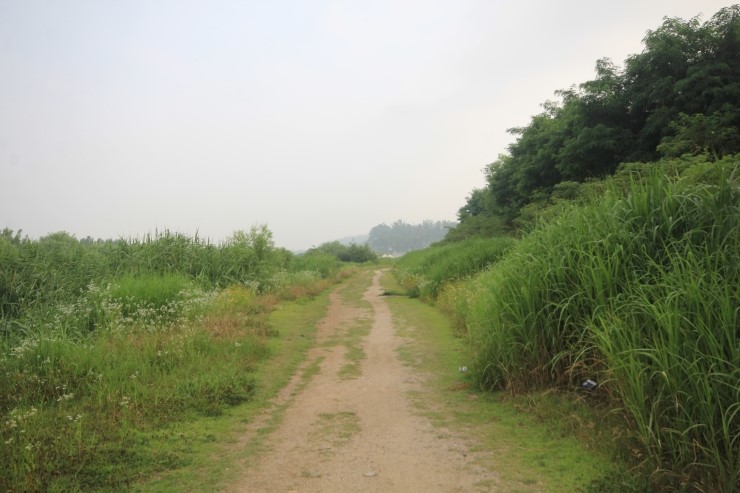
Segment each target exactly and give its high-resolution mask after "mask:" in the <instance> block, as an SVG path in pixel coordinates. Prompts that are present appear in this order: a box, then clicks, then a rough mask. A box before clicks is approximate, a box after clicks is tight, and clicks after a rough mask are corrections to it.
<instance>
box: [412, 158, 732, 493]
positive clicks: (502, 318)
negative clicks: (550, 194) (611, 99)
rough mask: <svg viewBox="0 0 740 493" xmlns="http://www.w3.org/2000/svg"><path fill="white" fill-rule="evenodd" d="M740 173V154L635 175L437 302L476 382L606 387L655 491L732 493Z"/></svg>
mask: <svg viewBox="0 0 740 493" xmlns="http://www.w3.org/2000/svg"><path fill="white" fill-rule="evenodd" d="M635 170H639V172H636V171H635ZM738 176H740V172H739V168H738V161H737V158H736V157H728V158H725V159H724V160H721V161H718V162H716V163H706V162H702V161H701V160H678V161H675V160H674V161H670V162H667V163H661V164H657V165H652V166H645V167H638V168H636V167H627V168H625V172H623V173H622V174H620V175H618V176H616V177H615V178H614V179H613V180H611V181H609V182H608V183H606V184H604V185H602V187H603V188H604V189H605V190H606V193H605V195H603V196H601V197H599V198H598V200H596V201H595V202H593V203H590V204H585V205H582V204H579V205H575V204H574V205H571V206H563V210H562V211H561V212H560V213H559V214H558V215H557V216H556V217H555V218H553V219H551V220H550V221H549V222H548V223H547V224H540V225H539V226H538V227H536V228H535V229H534V230H533V231H532V232H531V233H529V234H528V235H526V236H525V237H523V238H522V239H521V240H520V241H519V242H518V243H517V244H516V245H514V246H512V247H511V248H510V250H508V251H507V253H506V255H505V256H503V257H502V258H501V259H500V260H499V261H498V262H496V263H495V264H493V265H492V266H490V267H489V268H488V269H486V270H484V271H482V272H481V273H480V274H479V275H477V276H474V277H471V278H469V279H467V280H458V281H453V282H447V283H446V284H445V285H444V286H442V287H441V288H440V290H439V294H438V296H437V301H438V304H439V306H440V308H442V309H443V310H444V311H445V312H446V313H448V314H450V315H451V317H452V322H453V325H454V327H455V330H456V331H457V333H459V334H461V335H463V336H465V338H466V341H467V349H468V351H469V353H468V354H469V355H470V357H469V359H470V361H469V364H468V366H469V367H470V369H471V375H472V377H473V378H474V380H475V382H476V385H479V386H481V387H483V388H485V389H503V390H506V391H508V392H509V393H513V394H520V393H527V392H531V391H532V390H537V389H559V390H562V391H565V392H574V391H576V390H577V389H578V388H579V386H580V383H581V382H583V381H584V380H585V379H587V378H592V379H595V380H597V381H598V382H599V387H598V389H597V390H596V391H594V392H592V399H591V400H592V401H593V402H594V404H603V405H606V406H609V407H611V408H612V409H613V411H614V414H615V415H618V416H621V417H622V419H623V420H624V425H623V429H624V430H625V431H626V432H627V433H625V434H624V435H625V436H624V440H623V443H624V444H625V448H624V450H627V451H629V452H631V453H632V454H633V456H634V457H633V458H634V460H635V462H637V463H640V464H641V473H642V475H643V476H642V477H643V478H649V480H650V482H651V483H652V486H653V487H655V488H667V489H681V488H683V489H687V490H702V491H720V492H721V491H732V490H733V489H734V488H735V487H736V485H737V482H738V481H739V480H740V476H739V474H740V472H739V471H740V453H739V452H738V445H737V444H738V443H740V425H739V424H738V419H737V416H738V412H739V411H740V404H738V403H739V402H740V384H738V382H740V369H739V368H738V365H737V362H738V361H740V343H738V331H737V327H738V326H740V320H738V316H739V315H740V310H738V306H740V288H739V287H740V268H739V267H738V266H739V265H740V258H739V256H738V255H739V253H740V187H739V186H738ZM449 278H450V279H454V276H449ZM411 294H412V295H413V294H415V293H414V292H413V290H412V292H411ZM641 481H642V480H638V481H637V483H638V484H640V483H641Z"/></svg>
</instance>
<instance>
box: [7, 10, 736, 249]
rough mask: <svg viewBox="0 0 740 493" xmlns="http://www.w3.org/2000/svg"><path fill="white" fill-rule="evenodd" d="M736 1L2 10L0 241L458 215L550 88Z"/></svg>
mask: <svg viewBox="0 0 740 493" xmlns="http://www.w3.org/2000/svg"><path fill="white" fill-rule="evenodd" d="M731 3H732V2H730V1H713V0H702V1H698V0H696V1H694V0H692V1H689V0H640V1H633V0H628V1H624V0H620V1H614V0H609V1H602V0H569V1H550V0H537V1H535V0H514V1H503V0H489V1H472V0H470V1H469V0H449V1H436V0H419V1H415V0H408V1H407V0H393V1H386V0H362V1H344V2H342V1H330V0H326V1H324V0H315V1H308V0H305V1H298V0H296V1H282V0H272V1H267V0H265V1H247V0H241V1H237V0H233V1H227V0H208V1H206V0H202V1H184V0H167V1H165V0H162V1H158V0H141V1H140V0H126V1H113V0H88V1H77V0H47V1H37V0H0V228H3V227H9V228H12V229H16V230H17V229H23V231H24V233H25V234H28V235H29V236H31V237H33V238H37V237H39V236H42V235H45V234H47V233H50V232H55V231H67V232H70V233H73V234H75V235H76V236H77V237H78V238H82V237H85V236H87V235H90V236H93V237H96V238H118V237H140V236H142V235H143V234H146V233H147V232H154V231H155V229H159V230H162V229H164V228H169V229H170V230H175V231H180V232H183V233H188V234H194V233H195V232H196V231H198V232H199V234H200V235H201V236H203V237H210V238H211V239H213V240H214V241H220V240H222V239H225V238H226V237H228V236H229V235H230V234H231V233H232V232H233V231H234V230H238V229H249V227H250V226H252V225H254V224H262V223H266V224H267V225H268V226H269V228H270V229H271V230H272V231H273V233H274V237H275V241H276V243H277V244H278V245H279V246H284V247H286V248H291V249H301V248H307V247H310V246H311V245H318V244H320V243H322V242H325V241H330V240H333V239H337V238H340V237H343V236H348V235H354V234H363V233H367V232H368V231H369V229H370V228H372V227H373V226H375V225H377V224H380V223H383V222H385V223H388V224H390V223H391V222H393V221H394V220H396V219H403V220H405V221H407V222H419V221H422V220H424V219H432V220H444V219H454V218H455V214H456V212H457V209H458V208H460V207H461V206H462V205H463V204H464V203H465V198H466V196H467V195H468V194H469V193H470V191H471V190H472V189H473V188H475V187H481V186H483V185H484V175H483V173H482V171H481V170H482V169H483V167H484V166H485V165H486V164H487V163H490V162H492V161H494V160H495V159H496V157H497V156H498V154H500V153H502V152H505V151H506V146H507V145H508V144H509V143H510V142H511V139H512V137H511V136H510V135H508V134H507V133H506V129H507V128H510V127H515V126H522V125H526V124H527V123H528V122H529V118H530V116H531V115H533V114H536V113H539V112H540V111H541V108H540V104H541V103H542V102H544V101H545V100H547V99H553V97H554V96H553V91H555V90H556V89H561V88H567V87H569V86H571V85H572V84H577V83H580V82H583V81H585V80H589V79H592V78H593V77H594V75H595V73H594V63H595V61H596V60H597V59H598V58H601V57H610V58H612V59H613V60H614V61H615V62H617V63H618V64H620V65H621V64H622V62H623V61H624V59H625V58H626V56H628V55H629V54H632V53H637V52H639V51H641V50H642V45H641V40H642V38H643V36H644V34H645V31H646V30H648V29H655V28H657V27H658V26H659V25H660V23H661V21H662V18H663V16H671V17H674V16H678V17H682V18H689V17H693V16H695V15H697V14H699V13H703V14H704V15H703V17H702V20H706V19H708V18H709V17H710V16H711V15H712V14H714V13H715V12H716V11H717V10H719V9H720V8H721V7H725V6H728V5H730V4H731Z"/></svg>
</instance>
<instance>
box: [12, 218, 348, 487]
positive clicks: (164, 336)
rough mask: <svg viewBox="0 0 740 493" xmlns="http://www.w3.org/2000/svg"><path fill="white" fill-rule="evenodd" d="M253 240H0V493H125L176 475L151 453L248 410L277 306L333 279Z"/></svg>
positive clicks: (325, 266)
mask: <svg viewBox="0 0 740 493" xmlns="http://www.w3.org/2000/svg"><path fill="white" fill-rule="evenodd" d="M341 269H342V264H341V262H339V261H338V260H337V259H336V258H335V259H333V260H332V259H328V258H321V259H300V260H299V259H298V258H296V257H295V256H293V255H292V254H290V253H289V252H287V251H285V250H283V249H279V248H275V247H274V246H272V244H271V242H270V241H269V232H267V231H266V230H264V229H262V230H259V229H255V230H253V231H252V232H250V233H249V234H242V235H238V236H235V238H234V241H230V242H227V243H225V244H223V245H218V246H216V245H213V244H210V243H208V242H203V241H201V240H200V239H198V238H197V237H195V238H188V237H186V236H184V235H180V234H173V233H169V232H165V233H163V234H161V235H157V236H156V237H147V238H145V239H143V240H132V241H125V240H117V241H105V242H92V241H78V240H77V239H75V238H74V237H72V236H70V235H67V234H65V233H56V234H53V235H49V236H47V237H45V238H42V239H41V240H38V241H32V240H28V239H22V238H21V237H20V234H13V232H10V231H8V230H5V231H3V232H2V234H1V235H0V376H2V378H0V470H1V471H3V472H2V474H0V490H2V491H90V490H105V491H109V490H115V489H125V488H128V487H130V486H131V484H132V482H134V481H136V479H137V478H138V477H140V476H145V475H150V474H152V473H154V472H156V471H159V470H162V471H164V470H167V469H169V468H172V467H178V466H181V465H182V464H181V463H180V462H179V461H181V460H182V459H181V458H178V457H179V456H171V455H167V454H163V453H161V452H159V451H158V450H157V449H156V448H153V447H150V446H148V445H147V443H148V442H149V441H150V439H151V437H152V436H154V434H156V433H166V430H167V429H168V428H169V427H171V426H172V425H173V424H174V423H178V422H181V421H187V420H191V419H196V418H197V417H199V416H201V417H202V416H216V415H219V414H221V413H223V412H224V411H225V410H226V409H227V408H229V407H230V406H234V405H237V404H240V403H243V402H246V401H249V400H250V399H251V398H252V395H253V393H254V391H255V389H256V386H257V385H260V382H258V381H257V380H256V379H255V376H254V372H253V370H254V369H255V367H256V365H257V364H258V363H259V362H260V361H262V360H263V359H264V358H266V357H267V356H268V349H267V348H268V341H269V338H272V337H277V336H279V328H277V327H272V326H271V325H270V323H269V322H268V315H269V313H270V311H271V310H272V309H273V307H274V306H275V304H276V303H277V302H279V301H280V300H287V299H298V298H306V297H312V296H314V295H316V294H318V293H320V292H321V291H323V290H325V289H326V288H327V287H328V286H329V284H331V283H332V282H334V281H335V280H336V279H338V278H339V277H340V276H342V275H343V274H342V271H341Z"/></svg>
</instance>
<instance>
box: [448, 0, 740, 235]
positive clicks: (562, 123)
mask: <svg viewBox="0 0 740 493" xmlns="http://www.w3.org/2000/svg"><path fill="white" fill-rule="evenodd" d="M643 41H644V45H645V48H644V50H643V51H642V53H639V54H636V55H632V56H630V57H629V58H627V60H625V62H624V66H623V67H621V68H620V67H618V66H617V65H615V64H614V63H613V62H612V61H611V60H609V59H601V60H599V61H598V62H597V63H596V78H595V79H594V80H590V81H587V82H584V83H582V84H580V85H578V86H577V87H576V86H574V87H571V88H570V89H567V90H561V91H557V92H556V94H557V95H558V96H559V97H560V101H558V102H554V101H548V102H546V103H545V104H544V105H543V106H544V111H543V112H542V113H541V114H539V115H536V116H534V117H532V120H531V122H530V123H529V125H527V126H524V127H520V128H513V129H511V130H510V131H511V132H512V133H513V134H514V135H516V136H517V139H516V141H515V142H514V143H512V144H511V145H510V146H509V152H508V154H506V155H502V156H500V157H499V158H498V159H497V160H496V161H495V162H493V163H491V164H490V165H488V167H487V169H486V177H487V185H486V187H485V188H483V189H479V190H474V191H473V192H472V193H471V195H470V196H469V197H468V201H467V203H466V204H465V205H464V206H463V207H462V208H461V209H460V211H459V213H458V217H459V219H460V221H461V226H460V228H459V229H460V230H461V231H460V232H458V233H457V234H458V237H460V238H464V237H466V236H468V235H469V234H468V233H466V232H472V233H476V232H477V233H483V234H486V233H488V234H497V233H500V231H501V227H502V225H503V226H505V227H508V228H509V229H511V228H514V227H517V226H521V225H522V224H518V223H516V222H515V221H516V219H517V218H519V217H520V215H521V213H522V209H523V208H525V206H527V205H528V204H533V203H540V202H543V201H545V202H546V201H548V200H549V199H550V198H551V196H552V194H553V192H556V191H557V186H558V184H560V183H563V182H583V181H586V180H589V179H593V178H602V177H604V176H607V175H610V174H612V173H614V171H615V170H616V168H617V165H618V164H619V163H623V162H635V161H643V162H644V161H653V160H655V159H658V158H659V157H661V156H663V157H672V156H680V155H682V154H685V153H690V154H703V153H707V154H709V155H710V156H712V158H713V159H719V158H721V157H722V156H725V155H728V154H733V153H737V152H740V130H739V129H740V106H739V105H738V101H740V6H737V5H735V6H732V7H727V8H724V9H722V10H720V11H719V12H717V13H716V14H715V15H714V16H713V17H712V18H711V19H710V20H708V21H706V22H704V23H702V22H700V20H699V19H698V18H693V19H689V20H683V19H679V18H666V19H665V20H664V22H663V24H662V25H661V26H660V27H659V28H658V29H655V30H653V31H648V33H647V35H646V36H645V38H644V40H643ZM525 222H526V221H525Z"/></svg>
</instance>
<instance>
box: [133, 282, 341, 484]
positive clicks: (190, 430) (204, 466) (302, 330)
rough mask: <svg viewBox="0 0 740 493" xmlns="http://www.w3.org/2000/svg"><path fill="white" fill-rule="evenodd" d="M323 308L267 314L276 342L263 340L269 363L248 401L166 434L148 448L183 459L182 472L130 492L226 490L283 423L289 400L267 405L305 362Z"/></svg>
mask: <svg viewBox="0 0 740 493" xmlns="http://www.w3.org/2000/svg"><path fill="white" fill-rule="evenodd" d="M328 302H329V300H328V294H326V293H325V294H322V295H321V296H318V297H316V298H314V299H313V300H311V301H309V302H292V303H286V304H281V305H280V306H279V307H278V308H277V309H276V310H275V311H274V312H272V313H271V315H270V323H271V324H273V325H274V326H275V327H277V328H278V329H279V331H280V336H279V337H275V338H271V339H269V341H268V342H267V346H268V349H269V352H270V357H269V358H268V359H266V360H264V361H263V362H262V363H260V364H259V365H257V367H256V368H255V371H254V372H253V375H254V378H255V381H256V382H258V385H257V386H256V389H255V393H254V395H253V398H252V400H251V401H249V402H247V403H245V404H242V405H240V406H236V407H233V408H229V409H227V410H226V411H225V412H224V413H223V415H221V416H219V417H218V418H215V419H214V418H201V419H196V420H192V421H189V422H183V423H182V424H180V425H177V427H176V429H175V430H173V431H168V432H167V433H166V434H165V436H164V437H163V438H164V440H160V441H159V442H154V443H153V445H156V447H157V448H159V449H160V450H171V451H172V453H177V452H178V450H182V453H186V455H187V457H188V462H187V467H179V468H173V469H172V470H169V471H166V472H163V473H161V474H159V475H155V476H154V477H152V478H149V479H148V480H142V481H140V482H139V483H138V484H137V485H136V489H137V490H138V491H146V492H178V491H182V492H187V491H208V490H214V489H218V488H219V487H226V485H228V484H230V482H231V481H232V480H233V479H234V477H235V476H236V475H237V474H238V472H239V471H241V470H242V469H243V468H244V467H246V466H247V465H248V464H249V462H250V459H251V458H252V457H253V456H254V455H255V454H257V453H258V452H260V451H262V450H263V449H264V446H265V439H266V437H268V436H269V433H270V431H272V430H274V429H275V428H276V427H277V426H278V425H279V423H280V422H281V420H282V419H283V415H284V411H285V409H286V408H287V407H288V406H289V405H290V400H289V401H288V402H285V403H282V404H280V405H277V406H274V405H271V403H270V400H271V399H272V398H273V397H274V396H275V395H276V394H277V392H278V391H279V390H280V389H282V388H283V387H285V386H286V385H287V384H288V382H289V381H290V379H291V377H292V376H293V374H294V373H295V372H296V371H297V370H298V368H299V367H300V365H301V363H303V362H304V361H305V354H306V351H307V350H308V349H309V348H310V347H311V346H312V344H313V341H314V336H315V332H316V328H315V327H316V322H317V321H318V320H319V319H320V318H321V317H323V316H324V314H325V313H326V307H327V306H328ZM320 364H321V360H320V359H319V360H317V361H313V362H310V364H309V365H307V366H306V367H305V368H303V371H302V373H301V381H300V382H299V384H298V388H300V387H301V385H305V383H306V382H308V381H309V380H310V378H311V377H312V376H313V375H314V374H315V373H316V372H318V370H319V366H320ZM265 413H267V414H265ZM261 418H262V419H261ZM258 420H261V423H260V427H259V428H258V429H257V430H255V432H254V433H252V434H251V435H250V436H248V438H247V440H246V441H245V440H244V435H245V427H246V426H247V424H249V423H253V422H256V421H258ZM182 433H185V434H186V436H195V437H200V439H199V440H195V441H192V440H191V441H188V442H183V441H182V440H181V439H180V438H179V435H180V434H182ZM172 437H175V438H174V439H173V438H172ZM209 437H210V439H209ZM185 444H187V447H190V448H187V447H186V446H185Z"/></svg>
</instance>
